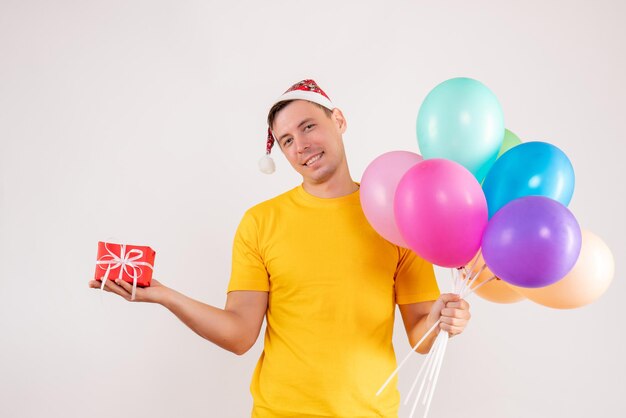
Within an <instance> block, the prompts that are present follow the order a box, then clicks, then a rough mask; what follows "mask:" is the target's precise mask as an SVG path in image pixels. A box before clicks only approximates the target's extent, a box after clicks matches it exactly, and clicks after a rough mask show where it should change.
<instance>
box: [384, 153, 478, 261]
mask: <svg viewBox="0 0 626 418" xmlns="http://www.w3.org/2000/svg"><path fill="white" fill-rule="evenodd" d="M394 212H395V218H396V222H397V224H398V229H399V230H400V232H401V234H402V237H403V238H404V240H405V241H406V243H407V244H408V245H409V248H411V249H412V250H413V251H415V252H416V253H417V254H418V255H419V256H421V257H422V258H424V259H425V260H427V261H429V262H431V263H433V264H437V265H440V266H443V267H461V266H464V265H465V264H467V263H468V262H469V261H470V260H471V259H472V258H473V257H474V255H476V253H477V252H478V249H479V248H480V242H481V239H482V235H483V231H484V230H485V227H486V226H487V200H486V199H485V195H484V193H483V191H482V188H481V187H480V184H478V181H477V180H476V178H475V177H474V176H473V175H472V173H470V172H469V171H468V170H467V169H466V168H465V167H463V166H461V165H460V164H457V163H455V162H454V161H451V160H445V159H440V158H435V159H431V160H425V161H422V162H421V163H419V164H417V165H415V166H413V167H412V168H410V169H409V170H408V171H407V172H406V174H405V175H404V176H403V177H402V179H401V180H400V182H399V183H398V187H397V189H396V195H395V198H394Z"/></svg>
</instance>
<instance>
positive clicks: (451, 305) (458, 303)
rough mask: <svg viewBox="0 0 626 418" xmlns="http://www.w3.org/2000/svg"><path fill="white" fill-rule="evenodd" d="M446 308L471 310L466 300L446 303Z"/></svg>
mask: <svg viewBox="0 0 626 418" xmlns="http://www.w3.org/2000/svg"><path fill="white" fill-rule="evenodd" d="M446 308H459V309H469V308H470V305H469V303H467V301H465V299H461V300H458V301H455V302H448V303H446Z"/></svg>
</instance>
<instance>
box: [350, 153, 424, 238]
mask: <svg viewBox="0 0 626 418" xmlns="http://www.w3.org/2000/svg"><path fill="white" fill-rule="evenodd" d="M420 161H422V157H421V156H420V155H418V154H414V153H412V152H408V151H391V152H387V153H385V154H382V155H380V156H379V157H377V158H376V159H375V160H374V161H372V162H371V163H370V164H369V165H368V166H367V168H366V169H365V172H364V173H363V177H362V178H361V191H360V196H361V206H362V207H363V213H365V217H366V218H367V220H368V221H369V223H370V225H372V227H373V228H374V230H376V232H378V233H379V234H380V235H382V236H383V238H385V239H386V240H387V241H391V242H392V243H394V244H396V245H399V246H401V247H405V248H408V245H407V243H406V242H405V241H404V239H403V238H402V235H401V234H400V231H399V230H398V226H397V225H396V220H395V216H394V213H393V197H394V196H395V194H396V188H397V187H398V183H399V182H400V179H401V178H402V176H403V175H404V174H405V173H406V172H407V170H408V169H409V168H411V167H413V166H414V165H415V164H417V163H419V162H420Z"/></svg>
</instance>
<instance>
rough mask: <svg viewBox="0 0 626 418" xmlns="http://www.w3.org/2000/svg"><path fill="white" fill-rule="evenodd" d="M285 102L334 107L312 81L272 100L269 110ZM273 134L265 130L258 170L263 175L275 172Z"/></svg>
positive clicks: (269, 129)
mask: <svg viewBox="0 0 626 418" xmlns="http://www.w3.org/2000/svg"><path fill="white" fill-rule="evenodd" d="M287 100H306V101H309V102H313V103H317V104H319V105H322V106H324V107H325V108H326V109H329V110H333V109H334V108H335V105H333V103H332V102H331V101H330V98H329V97H328V96H327V95H326V93H324V91H323V90H322V89H321V88H320V86H318V85H317V83H316V82H315V81H313V80H310V79H309V80H302V81H300V82H298V83H296V84H294V85H293V86H291V87H289V89H287V91H286V92H284V93H283V94H282V96H280V97H279V98H277V99H276V100H274V102H273V103H272V105H271V106H270V109H271V108H272V107H274V105H275V104H276V103H279V102H285V101H287ZM275 141H276V138H274V134H273V133H272V130H271V128H270V127H269V126H268V128H267V141H266V143H265V155H264V156H263V157H262V158H261V159H260V160H259V169H260V170H261V171H262V172H264V173H265V174H272V173H273V172H274V171H275V170H276V165H275V164H274V160H272V157H270V153H271V152H272V147H273V146H274V142H275Z"/></svg>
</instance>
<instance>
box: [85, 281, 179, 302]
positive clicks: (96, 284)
mask: <svg viewBox="0 0 626 418" xmlns="http://www.w3.org/2000/svg"><path fill="white" fill-rule="evenodd" d="M101 286H102V282H100V281H98V280H91V281H89V287H91V288H92V289H100V287H101ZM104 290H106V291H107V292H111V293H115V294H116V295H119V296H121V297H123V298H124V299H126V300H127V301H131V298H130V296H131V292H132V290H133V285H132V284H130V283H127V282H125V281H123V280H120V279H117V280H115V281H113V280H107V282H106V283H105V285H104ZM168 290H169V289H168V288H167V287H165V286H163V285H162V284H161V283H159V281H158V280H156V279H152V281H151V283H150V286H148V287H137V289H136V291H135V299H134V300H132V302H151V303H161V301H162V300H163V296H164V294H165V293H166V292H167V291H168Z"/></svg>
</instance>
